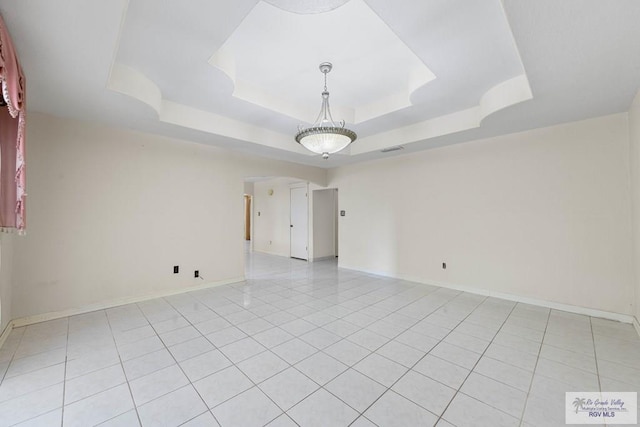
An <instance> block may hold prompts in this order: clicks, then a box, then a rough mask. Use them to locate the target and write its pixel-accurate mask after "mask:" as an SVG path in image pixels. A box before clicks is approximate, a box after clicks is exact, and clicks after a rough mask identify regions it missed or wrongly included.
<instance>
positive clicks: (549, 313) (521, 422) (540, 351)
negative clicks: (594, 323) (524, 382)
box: [520, 309, 552, 427]
mask: <svg viewBox="0 0 640 427" xmlns="http://www.w3.org/2000/svg"><path fill="white" fill-rule="evenodd" d="M551 311H552V310H551V309H549V312H548V313H547V322H546V324H545V326H544V333H543V334H542V341H540V348H539V349H538V357H536V363H535V365H534V366H533V374H532V375H531V381H530V382H529V389H528V390H527V396H526V398H525V401H524V406H523V407H522V414H521V415H520V426H521V427H522V426H524V414H525V413H526V411H527V404H528V403H529V396H531V388H532V387H533V380H534V379H535V376H536V369H537V368H538V362H539V361H540V353H542V346H543V345H544V338H545V336H546V335H547V328H548V327H549V320H550V319H551Z"/></svg>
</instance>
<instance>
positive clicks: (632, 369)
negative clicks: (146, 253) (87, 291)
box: [0, 254, 640, 427]
mask: <svg viewBox="0 0 640 427" xmlns="http://www.w3.org/2000/svg"><path fill="white" fill-rule="evenodd" d="M0 379H1V380H2V381H1V382H0V425H1V426H11V425H20V426H27V425H28V426H55V425H61V424H63V425H64V426H92V425H103V426H138V425H143V426H165V425H166V426H177V425H185V426H217V425H222V426H225V427H226V426H242V427H246V426H262V425H269V426H295V425H301V426H325V427H326V426H331V427H333V426H343V425H344V426H347V425H352V426H375V425H377V426H431V425H437V426H439V427H442V426H458V427H464V426H492V427H493V426H527V427H529V426H545V427H549V426H556V425H557V426H562V425H564V392H565V391H597V390H604V391H638V390H639V389H640V339H639V338H638V335H637V334H636V332H635V331H634V329H633V328H632V326H631V325H627V324H621V323H616V322H612V321H607V320H602V319H596V318H590V317H587V316H581V315H576V314H571V313H566V312H561V311H556V310H549V309H546V308H541V307H536V306H531V305H525V304H516V303H513V302H510V301H505V300H500V299H496V298H486V297H483V296H478V295H473V294H469V293H463V292H458V291H453V290H449V289H444V288H438V287H433V286H426V285H420V284H415V283H410V282H406V281H401V280H394V279H388V278H382V277H376V276H372V275H368V274H363V273H359V272H355V271H348V270H341V269H338V268H337V267H336V263H335V262H332V261H324V262H317V263H310V264H307V263H306V262H302V261H297V260H290V259H286V258H280V257H272V256H266V255H260V254H247V280H246V281H245V282H241V283H236V284H232V285H228V286H221V287H216V288H211V289H207V290H201V291H196V292H190V293H185V294H182V295H177V296H173V297H168V298H159V299H155V300H152V301H147V302H143V303H140V304H131V305H126V306H121V307H116V308H112V309H108V310H101V311H97V312H92V313H88V314H83V315H79V316H73V317H69V318H64V319H59V320H54V321H49V322H44V323H39V324H35V325H30V326H27V327H23V328H18V329H15V330H14V331H13V332H12V333H11V335H10V337H9V339H8V340H7V342H6V343H5V345H4V346H3V348H2V349H0Z"/></svg>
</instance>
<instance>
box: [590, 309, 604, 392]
mask: <svg viewBox="0 0 640 427" xmlns="http://www.w3.org/2000/svg"><path fill="white" fill-rule="evenodd" d="M589 329H590V331H591V340H592V342H593V356H594V358H593V359H594V360H595V363H596V377H597V378H598V389H599V390H598V391H599V392H600V393H602V382H601V381H600V369H599V366H598V350H597V349H596V337H595V335H594V333H593V322H592V319H591V316H589Z"/></svg>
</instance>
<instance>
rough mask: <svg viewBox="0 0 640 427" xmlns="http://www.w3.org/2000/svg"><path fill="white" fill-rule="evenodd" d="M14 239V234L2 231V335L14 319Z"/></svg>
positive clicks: (0, 329)
mask: <svg viewBox="0 0 640 427" xmlns="http://www.w3.org/2000/svg"><path fill="white" fill-rule="evenodd" d="M18 238H20V237H18ZM13 239H14V235H12V234H5V233H0V335H1V334H2V331H4V328H5V327H6V326H7V324H8V323H9V321H10V320H11V319H13V317H12V316H11V287H12V269H13V265H12V261H13Z"/></svg>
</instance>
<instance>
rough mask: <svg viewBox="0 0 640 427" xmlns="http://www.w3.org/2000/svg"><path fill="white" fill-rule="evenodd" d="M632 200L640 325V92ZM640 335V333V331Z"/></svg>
mask: <svg viewBox="0 0 640 427" xmlns="http://www.w3.org/2000/svg"><path fill="white" fill-rule="evenodd" d="M629 145H630V154H631V155H630V160H631V161H630V165H631V200H632V203H633V211H632V212H633V225H634V230H633V242H634V254H633V261H634V266H635V270H634V273H635V293H636V295H635V313H634V314H635V317H636V321H637V322H638V323H639V324H640V92H638V94H637V95H636V97H635V100H634V102H633V104H632V105H631V108H630V109H629ZM638 332H639V333H640V331H638Z"/></svg>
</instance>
